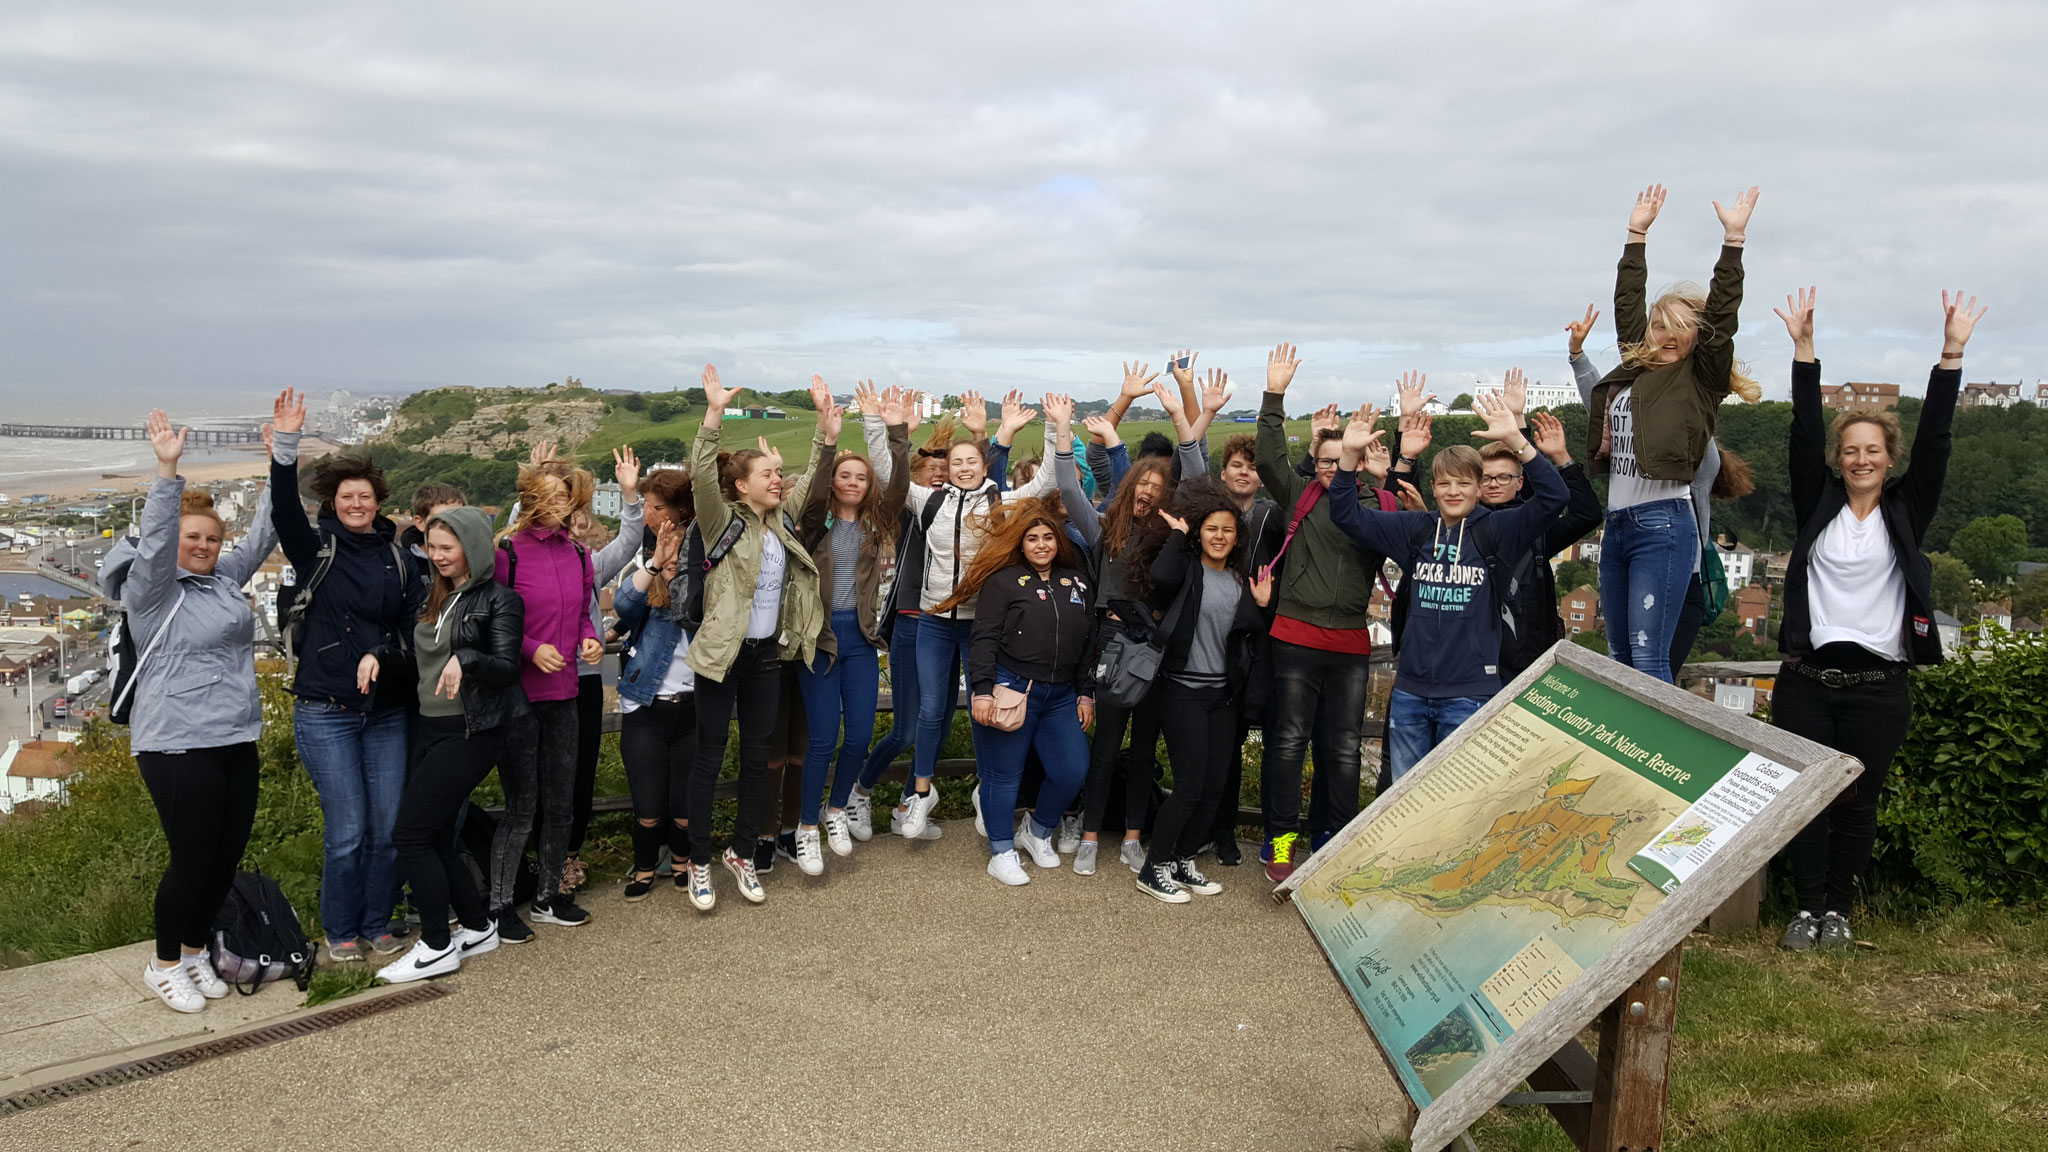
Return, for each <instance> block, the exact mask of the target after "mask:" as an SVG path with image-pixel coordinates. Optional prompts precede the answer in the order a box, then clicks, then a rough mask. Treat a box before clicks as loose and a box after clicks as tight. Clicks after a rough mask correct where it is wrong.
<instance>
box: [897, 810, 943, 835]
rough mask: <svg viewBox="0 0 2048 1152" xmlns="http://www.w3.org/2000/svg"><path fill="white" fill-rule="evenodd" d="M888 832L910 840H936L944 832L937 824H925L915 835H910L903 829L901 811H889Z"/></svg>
mask: <svg viewBox="0 0 2048 1152" xmlns="http://www.w3.org/2000/svg"><path fill="white" fill-rule="evenodd" d="M889 832H890V834H891V835H894V836H902V837H905V838H907V839H912V840H937V839H938V838H939V837H941V836H944V835H945V834H946V832H945V829H943V828H940V827H939V826H938V825H937V824H927V825H925V826H924V831H922V832H920V833H918V834H917V835H916V836H911V835H910V833H908V832H905V831H904V830H903V813H901V812H894V811H892V812H890V813H889Z"/></svg>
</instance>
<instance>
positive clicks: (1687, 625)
mask: <svg viewBox="0 0 2048 1152" xmlns="http://www.w3.org/2000/svg"><path fill="white" fill-rule="evenodd" d="M1706 623H1707V587H1706V585H1705V584H1703V583H1701V582H1700V574H1699V573H1697V572H1695V573H1693V574H1692V583H1691V584H1688V585H1686V588H1685V602H1684V603H1682V604H1680V605H1679V606H1678V630H1677V631H1675V632H1673V633H1672V634H1671V675H1672V677H1673V678H1674V679H1676V678H1677V676H1678V670H1679V669H1680V668H1681V667H1683V666H1684V665H1685V659H1686V657H1688V656H1690V655H1692V642H1693V641H1695V640H1697V639H1699V637H1700V629H1701V628H1703V627H1705V626H1706ZM1501 679H1502V682H1503V683H1505V682H1506V680H1507V678H1506V677H1502V678H1501Z"/></svg>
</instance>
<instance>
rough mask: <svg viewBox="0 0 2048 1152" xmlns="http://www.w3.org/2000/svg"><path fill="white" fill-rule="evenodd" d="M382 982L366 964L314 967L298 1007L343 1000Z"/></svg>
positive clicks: (374, 970) (316, 1005) (375, 972)
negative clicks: (304, 997) (311, 977)
mask: <svg viewBox="0 0 2048 1152" xmlns="http://www.w3.org/2000/svg"><path fill="white" fill-rule="evenodd" d="M382 983H384V981H382V980H379V979H378V978H377V970H376V969H374V968H371V967H369V966H367V965H362V964H351V965H349V966H347V967H345V968H316V969H314V970H313V979H312V980H311V981H310V982H309V983H308V984H307V985H306V999H305V1001H304V1002H302V1003H301V1004H300V1005H299V1007H301V1008H317V1007H319V1006H320V1005H322V1004H326V1003H328V1002H330V1001H333V1000H344V999H347V998H348V997H350V996H353V995H355V994H356V993H358V992H367V991H369V990H370V989H372V988H375V987H376V986H377V985H379V984H382Z"/></svg>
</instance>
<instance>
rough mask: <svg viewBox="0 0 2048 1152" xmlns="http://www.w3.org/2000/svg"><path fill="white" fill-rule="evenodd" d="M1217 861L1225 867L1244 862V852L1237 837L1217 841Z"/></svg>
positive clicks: (1232, 866) (1235, 865)
mask: <svg viewBox="0 0 2048 1152" xmlns="http://www.w3.org/2000/svg"><path fill="white" fill-rule="evenodd" d="M1216 863H1217V864H1218V865H1219V866H1220V867H1224V868H1235V867H1237V866H1238V865H1239V864H1242V863H1244V852H1243V851H1242V850H1241V849H1239V848H1238V846H1237V837H1235V836H1232V837H1231V838H1230V839H1228V840H1218V841H1217V842H1216Z"/></svg>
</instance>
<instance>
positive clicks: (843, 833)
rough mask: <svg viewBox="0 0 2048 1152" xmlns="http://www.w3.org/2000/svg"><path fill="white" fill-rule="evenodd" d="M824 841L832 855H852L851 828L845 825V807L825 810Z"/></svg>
mask: <svg viewBox="0 0 2048 1152" xmlns="http://www.w3.org/2000/svg"><path fill="white" fill-rule="evenodd" d="M863 839H865V837H863ZM825 843H826V844H827V845H829V846H830V847H831V849H832V854H833V855H834V856H851V855H853V830H852V829H851V828H849V827H848V826H847V821H846V809H844V808H842V809H840V810H839V811H837V812H834V811H831V810H830V809H827V810H826V812H825Z"/></svg>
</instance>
